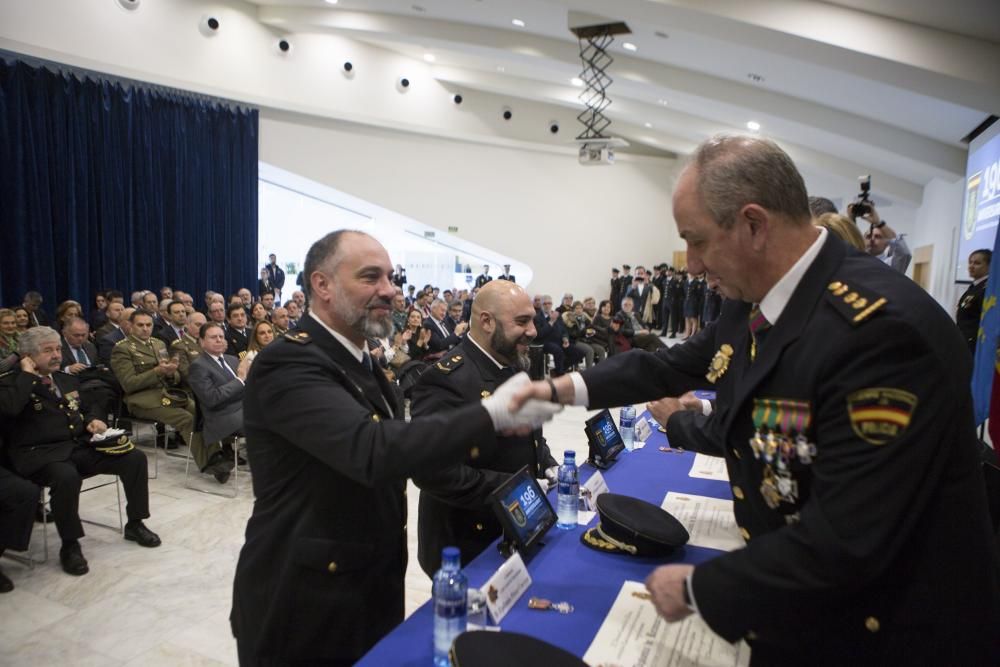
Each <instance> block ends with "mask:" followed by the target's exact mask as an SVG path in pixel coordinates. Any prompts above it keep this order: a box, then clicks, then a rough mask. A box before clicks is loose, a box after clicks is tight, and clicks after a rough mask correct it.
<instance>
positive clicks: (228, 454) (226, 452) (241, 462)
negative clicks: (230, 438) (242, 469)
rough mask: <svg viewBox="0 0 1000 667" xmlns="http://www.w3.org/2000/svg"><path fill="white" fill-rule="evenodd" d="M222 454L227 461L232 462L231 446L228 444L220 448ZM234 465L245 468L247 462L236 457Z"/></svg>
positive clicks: (240, 457)
mask: <svg viewBox="0 0 1000 667" xmlns="http://www.w3.org/2000/svg"><path fill="white" fill-rule="evenodd" d="M222 453H223V454H224V455H225V457H226V459H227V460H229V461H232V460H233V456H234V454H235V452H233V446H232V445H231V444H229V443H228V442H227V443H226V444H224V445H223V446H222ZM236 463H237V465H241V466H245V465H246V464H247V460H246V459H245V458H243V457H242V456H236Z"/></svg>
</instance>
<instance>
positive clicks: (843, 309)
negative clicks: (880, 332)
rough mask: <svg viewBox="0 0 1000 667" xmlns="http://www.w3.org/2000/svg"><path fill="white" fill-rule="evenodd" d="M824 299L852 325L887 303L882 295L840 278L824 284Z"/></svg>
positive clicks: (855, 324)
mask: <svg viewBox="0 0 1000 667" xmlns="http://www.w3.org/2000/svg"><path fill="white" fill-rule="evenodd" d="M826 299H827V301H829V302H830V304H831V305H832V306H833V307H834V309H835V310H836V311H837V312H838V313H840V314H841V315H843V316H844V319H846V320H847V321H848V322H850V323H851V325H852V326H857V325H859V324H861V323H862V322H864V321H865V320H867V319H868V318H869V317H871V316H872V314H874V313H875V312H877V311H878V310H879V309H880V308H882V307H883V306H885V304H886V303H888V301H886V299H885V297H883V296H879V295H878V294H876V293H874V292H872V291H870V290H867V289H865V288H863V287H856V286H855V287H852V286H851V285H849V284H847V283H845V282H843V281H840V280H834V281H833V282H832V283H830V284H829V285H827V286H826Z"/></svg>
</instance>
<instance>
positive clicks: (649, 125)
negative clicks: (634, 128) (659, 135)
mask: <svg viewBox="0 0 1000 667" xmlns="http://www.w3.org/2000/svg"><path fill="white" fill-rule="evenodd" d="M643 125H645V126H646V127H647V128H649V129H652V128H653V124H652V123H643Z"/></svg>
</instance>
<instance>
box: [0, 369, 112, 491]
mask: <svg viewBox="0 0 1000 667" xmlns="http://www.w3.org/2000/svg"><path fill="white" fill-rule="evenodd" d="M52 381H53V384H54V385H55V386H57V387H58V388H59V394H61V395H57V394H55V393H54V392H53V391H51V390H50V389H49V388H48V387H47V386H45V385H44V384H42V379H41V378H40V377H39V376H37V375H35V374H33V373H25V372H23V371H22V370H20V369H15V370H12V371H8V372H7V373H4V374H3V375H2V376H0V415H2V416H3V420H2V423H3V436H4V443H5V444H6V447H7V452H8V454H9V456H10V460H11V463H12V464H13V466H14V469H15V470H16V471H17V472H18V474H20V475H22V476H23V477H28V476H30V475H32V474H34V473H35V472H37V471H38V470H39V469H40V468H41V467H42V466H44V465H45V464H46V463H51V462H53V461H67V460H69V456H70V453H71V452H72V451H73V448H74V447H76V446H77V439H78V438H79V439H89V437H90V436H89V434H88V433H87V424H89V423H90V422H91V420H93V419H101V418H102V417H103V416H102V415H99V414H96V412H94V410H93V409H92V407H91V406H90V405H86V404H82V403H81V396H80V382H79V380H77V378H75V377H73V376H72V375H69V374H67V373H62V372H55V373H53V374H52Z"/></svg>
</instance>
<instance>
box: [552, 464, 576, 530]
mask: <svg viewBox="0 0 1000 667" xmlns="http://www.w3.org/2000/svg"><path fill="white" fill-rule="evenodd" d="M558 488H559V490H558V501H557V505H556V515H557V516H558V523H556V526H557V527H559V528H562V529H563V530H572V529H574V528H576V512H577V510H578V509H579V502H580V501H579V498H580V481H579V476H578V475H577V471H576V452H574V451H567V452H566V453H565V454H564V458H563V464H562V465H561V466H559V487H558Z"/></svg>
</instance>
